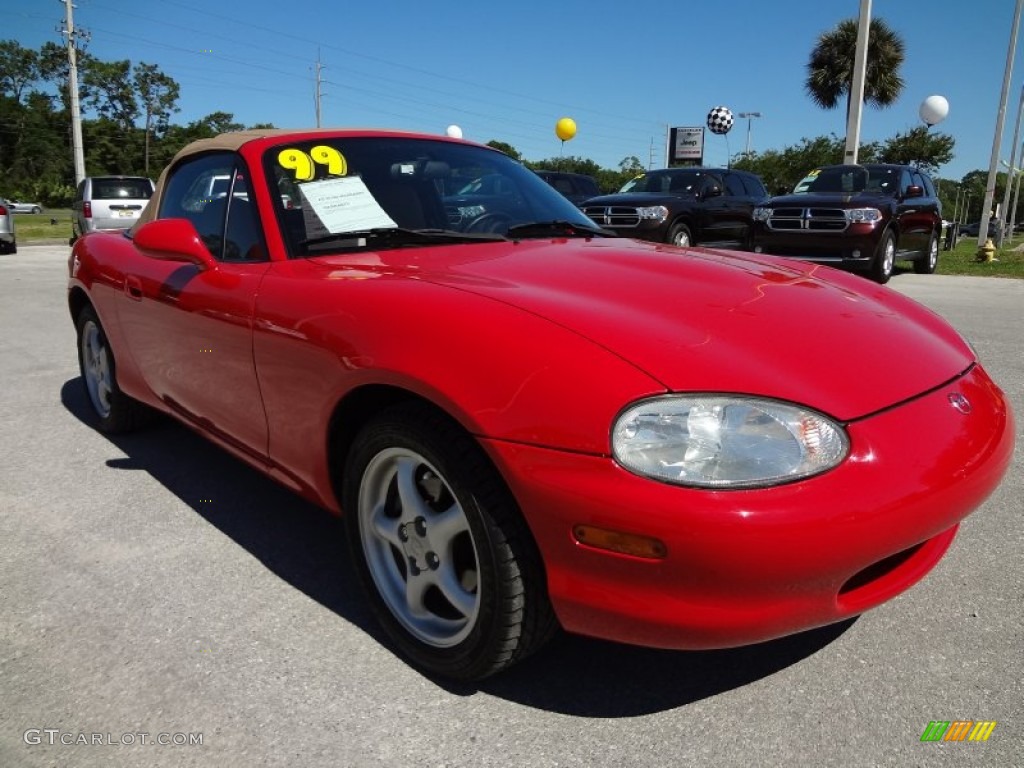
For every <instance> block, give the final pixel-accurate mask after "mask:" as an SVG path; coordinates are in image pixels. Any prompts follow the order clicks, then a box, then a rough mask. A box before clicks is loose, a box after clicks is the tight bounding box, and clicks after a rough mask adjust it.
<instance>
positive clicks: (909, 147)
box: [878, 125, 956, 174]
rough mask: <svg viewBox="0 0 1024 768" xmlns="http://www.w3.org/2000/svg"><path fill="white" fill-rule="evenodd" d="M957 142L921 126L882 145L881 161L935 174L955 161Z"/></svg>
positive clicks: (897, 135) (943, 134) (899, 134)
mask: <svg viewBox="0 0 1024 768" xmlns="http://www.w3.org/2000/svg"><path fill="white" fill-rule="evenodd" d="M955 144H956V140H955V139H954V138H953V137H952V136H949V135H948V134H945V133H932V132H930V131H929V130H928V128H927V127H925V126H923V125H920V126H918V127H916V128H913V129H911V130H909V131H907V132H906V133H897V134H896V135H895V136H893V137H892V138H891V139H889V140H888V141H886V142H884V143H883V144H882V148H881V151H880V153H879V158H878V159H879V160H880V161H881V162H883V163H903V164H906V165H916V166H918V167H919V168H921V169H922V170H925V171H928V172H929V173H932V174H934V173H935V172H936V171H937V170H938V169H939V166H941V165H945V164H946V163H948V162H949V161H950V160H952V159H953V146H954V145H955Z"/></svg>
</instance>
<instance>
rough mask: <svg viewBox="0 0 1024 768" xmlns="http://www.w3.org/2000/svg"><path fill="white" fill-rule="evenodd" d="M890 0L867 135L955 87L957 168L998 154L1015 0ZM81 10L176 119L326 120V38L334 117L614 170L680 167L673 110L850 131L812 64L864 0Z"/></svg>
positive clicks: (877, 135)
mask: <svg viewBox="0 0 1024 768" xmlns="http://www.w3.org/2000/svg"><path fill="white" fill-rule="evenodd" d="M7 5H8V7H6V8H5V10H4V12H3V18H4V20H5V23H4V25H3V27H2V28H0V39H15V40H17V41H18V42H19V43H21V44H22V45H24V46H27V47H30V48H38V47H39V46H40V45H42V44H43V43H44V42H46V41H53V42H59V41H60V37H59V35H58V34H57V32H56V31H55V30H56V27H57V26H58V25H59V24H60V23H61V22H62V20H63V18H64V5H63V4H62V3H61V2H59V0H17V1H16V2H11V3H9V4H7ZM872 6H873V7H872V15H873V16H874V17H878V18H882V19H884V20H885V21H887V22H888V23H889V25H890V26H891V27H893V28H894V29H895V30H896V31H897V32H898V33H899V34H900V35H901V36H902V37H903V39H904V41H905V43H906V62H905V64H904V69H903V78H904V80H905V83H906V86H905V89H904V92H903V96H902V97H901V98H900V100H899V101H898V102H897V103H896V104H895V105H894V106H892V107H890V108H888V109H886V110H877V109H873V108H867V109H866V110H865V112H864V119H863V125H862V139H863V140H864V141H873V140H884V139H887V138H890V137H892V136H893V135H894V134H895V133H897V132H904V131H907V130H909V129H911V128H913V127H915V126H917V125H919V124H920V118H919V117H918V108H919V106H920V104H921V102H922V101H923V100H924V99H925V98H926V97H927V96H930V95H932V94H941V95H943V96H945V97H946V98H947V99H948V100H949V103H950V114H949V117H948V118H947V119H946V121H945V122H944V123H942V124H941V125H939V126H938V128H937V130H940V131H943V132H945V133H948V134H950V135H952V136H953V137H954V138H955V139H956V149H955V152H956V156H955V158H954V160H953V161H952V162H951V163H949V164H948V165H946V166H945V167H943V168H942V169H941V170H940V174H939V175H941V176H944V177H948V178H957V179H959V178H960V177H961V176H963V174H965V173H967V172H968V171H971V170H975V169H979V168H981V169H985V170H987V169H988V165H989V159H990V155H991V152H992V141H993V136H994V132H995V126H996V117H997V112H998V108H999V98H1000V92H1001V89H1002V83H1003V73H1004V68H1005V63H1006V51H1007V46H1008V44H1009V40H1010V33H1011V26H1012V22H1013V12H1014V6H1015V3H1014V2H1013V0H974V2H971V3H955V4H954V3H952V2H941V3H938V2H909V1H908V0H874V2H873V3H872ZM75 8H76V10H75V24H76V26H78V27H81V28H84V29H87V30H88V31H89V33H90V35H91V40H90V42H89V44H88V47H87V50H88V51H89V52H90V53H92V54H93V55H95V56H97V57H99V58H100V59H103V60H106V61H113V60H118V59H126V58H127V59H130V60H131V61H132V62H133V63H139V62H147V63H150V64H156V65H158V66H159V67H160V68H161V70H163V71H164V72H165V73H166V74H168V75H170V76H171V77H173V78H174V79H175V80H177V81H178V83H179V84H180V85H181V99H180V101H179V106H180V108H181V111H180V112H178V113H177V114H176V115H174V117H173V120H174V122H177V123H187V122H190V121H192V120H196V119H198V118H200V117H202V116H204V115H207V114H209V113H211V112H214V111H218V110H220V111H225V112H231V113H233V114H234V116H235V119H236V120H237V121H238V122H242V123H245V124H252V123H259V122H270V123H273V124H275V125H277V126H279V127H301V126H309V125H313V124H314V123H315V111H314V98H313V94H314V68H315V67H314V64H315V61H316V59H317V56H318V51H319V56H320V60H321V62H322V65H323V70H322V75H321V76H322V79H323V85H322V93H323V100H322V122H323V124H324V125H328V126H370V127H389V128H401V129H407V130H421V131H426V132H430V133H444V131H445V128H446V126H448V125H450V124H453V123H454V124H457V125H459V126H460V127H461V128H462V130H463V132H464V135H465V137H466V138H468V139H473V140H476V141H481V142H487V141H490V140H492V139H498V140H501V141H505V142H508V143H509V144H511V145H512V146H514V147H515V148H516V149H517V150H519V151H520V152H521V153H522V154H523V156H524V157H525V158H527V159H530V160H540V159H543V158H550V157H557V156H558V155H559V154H560V153H564V154H566V155H578V156H581V157H586V158H589V159H591V160H594V161H595V162H597V163H599V164H600V165H602V166H604V167H610V168H614V167H616V166H617V165H618V163H619V161H620V160H622V159H623V158H624V157H627V156H629V155H635V156H636V157H638V158H639V159H640V161H641V162H642V163H643V164H644V165H645V166H647V165H650V164H651V163H652V162H653V165H655V166H656V167H660V166H662V165H664V162H665V139H666V136H665V133H666V127H667V126H670V125H671V126H696V125H703V124H704V121H705V118H706V116H707V113H708V110H709V109H711V108H712V107H714V106H716V105H724V106H727V107H729V108H730V109H732V110H733V112H734V113H739V112H752V111H757V112H761V113H762V115H763V117H761V118H760V119H754V120H753V121H752V130H751V146H752V149H754V150H758V151H761V150H765V149H782V148H784V147H786V146H789V145H792V144H796V143H797V142H799V141H800V139H801V138H804V137H808V138H813V137H816V136H821V135H827V134H830V133H835V134H836V135H838V136H843V135H844V134H845V124H844V123H845V111H844V110H843V109H837V110H832V111H824V110H821V109H819V108H818V107H816V106H814V105H813V104H812V102H811V101H810V100H809V99H808V97H807V96H806V95H805V92H804V80H805V75H806V63H807V59H808V56H809V53H810V51H811V48H812V47H813V46H814V43H815V40H816V38H817V36H818V35H819V34H820V33H821V32H823V31H825V30H828V29H830V28H832V27H833V26H834V25H835V24H836V23H837V22H838V21H840V20H841V19H843V18H854V17H856V16H857V14H858V11H859V8H860V2H859V0H777V2H774V3H767V2H754V1H753V0H719V1H717V2H704V3H696V2H686V3H680V2H675V3H671V2H669V3H666V2H659V3H655V2H642V1H641V2H632V3H624V2H621V0H587V1H586V2H583V0H561V2H537V0H520V1H519V2H513V3H505V4H501V5H498V4H492V3H487V2H465V0H463V1H462V2H450V1H448V0H434V2H423V1H422V0H415V1H413V0H377V2H351V1H342V2H339V1H338V0H334V1H333V2H325V1H322V0H299V1H297V2H291V3H289V2H281V0H275V2H269V1H268V0H223V1H222V2H217V3H210V2H205V3H204V2H201V1H200V0H131V2H125V0H76V3H75ZM1022 46H1024V34H1022V35H1021V38H1020V39H1019V41H1018V50H1017V55H1016V58H1015V67H1014V76H1013V80H1012V83H1011V88H1010V93H1009V98H1008V104H1007V108H1006V113H1005V129H1004V131H1003V140H1002V150H1001V153H1000V154H1001V157H1002V158H1004V159H1006V160H1009V157H1010V144H1011V142H1012V138H1013V129H1014V124H1015V122H1016V117H1017V109H1018V104H1019V99H1020V94H1021V84H1022V82H1024V56H1022V55H1021V50H1020V48H1021V47H1022ZM563 116H567V117H571V118H573V119H574V120H575V121H576V124H577V129H578V131H577V134H576V136H575V138H573V139H572V140H570V141H568V142H566V143H565V145H564V147H563V146H562V145H561V142H560V141H559V139H558V138H557V137H556V136H555V131H554V127H555V123H556V121H557V120H558V119H559V118H560V117H563ZM746 140H747V121H746V120H737V122H736V124H735V125H734V127H733V130H732V131H731V133H729V134H728V136H727V137H721V136H715V135H713V134H710V133H708V134H707V137H706V141H705V163H706V164H708V165H719V164H724V163H725V162H726V158H727V152H730V153H732V154H736V153H738V152H742V151H743V149H744V148H745V145H746ZM1018 154H1019V152H1018ZM1018 165H1020V163H1019V162H1018Z"/></svg>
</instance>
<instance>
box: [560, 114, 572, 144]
mask: <svg viewBox="0 0 1024 768" xmlns="http://www.w3.org/2000/svg"><path fill="white" fill-rule="evenodd" d="M555 135H556V136H557V137H558V138H560V139H561V140H562V141H568V140H569V139H571V138H572V137H573V136H575V135H576V121H575V120H573V119H572V118H571V117H563V118H562V119H561V120H559V121H558V122H557V123H555Z"/></svg>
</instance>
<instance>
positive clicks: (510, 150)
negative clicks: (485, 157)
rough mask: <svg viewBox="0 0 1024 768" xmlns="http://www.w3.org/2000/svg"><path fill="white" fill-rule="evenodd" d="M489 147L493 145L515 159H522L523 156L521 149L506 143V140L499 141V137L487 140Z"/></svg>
mask: <svg viewBox="0 0 1024 768" xmlns="http://www.w3.org/2000/svg"><path fill="white" fill-rule="evenodd" d="M487 146H488V147H492V148H494V149H496V150H498V151H499V152H504V153H505V154H506V155H508V156H509V157H511V158H512V159H513V160H522V159H523V156H522V155H521V154H519V151H518V150H517V149H516V148H515V147H513V146H512V145H511V144H506V143H505V142H504V141H498V140H497V139H491V140H490V141H488V142H487Z"/></svg>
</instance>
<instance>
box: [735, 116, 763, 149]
mask: <svg viewBox="0 0 1024 768" xmlns="http://www.w3.org/2000/svg"><path fill="white" fill-rule="evenodd" d="M740 117H741V118H744V117H745V118H747V149H746V152H744V153H743V154H745V155H746V156H747V157H750V124H751V123H752V122H753V121H754V118H755V117H761V113H760V112H740Z"/></svg>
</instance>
